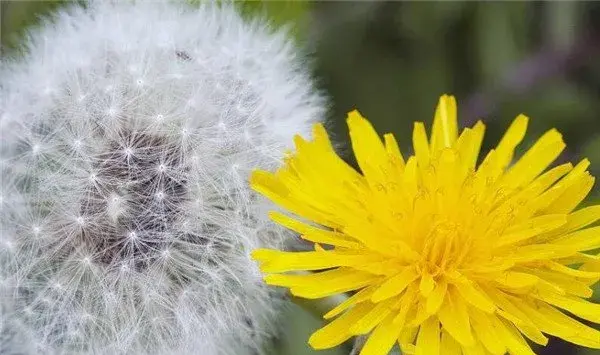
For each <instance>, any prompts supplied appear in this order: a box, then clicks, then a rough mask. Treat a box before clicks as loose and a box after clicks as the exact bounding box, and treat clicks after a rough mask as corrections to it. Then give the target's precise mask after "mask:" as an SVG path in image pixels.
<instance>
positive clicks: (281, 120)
mask: <svg viewBox="0 0 600 355" xmlns="http://www.w3.org/2000/svg"><path fill="white" fill-rule="evenodd" d="M28 53H29V54H28V55H27V56H26V57H25V58H24V59H23V60H21V61H19V62H16V63H10V64H8V65H6V67H5V68H4V72H3V73H1V77H0V78H1V84H0V86H1V88H0V94H1V103H0V134H1V136H2V143H1V145H0V159H1V160H0V164H1V165H0V168H1V169H2V170H1V178H2V184H1V191H0V204H1V205H0V206H1V207H0V208H1V210H0V212H1V217H0V222H1V227H2V235H1V238H0V297H2V298H1V301H2V304H0V306H2V314H0V318H2V319H3V321H4V324H0V328H2V329H4V331H0V332H2V334H0V341H2V342H3V344H0V352H2V353H3V354H4V353H7V354H21V353H44V354H53V353H56V354H58V353H61V354H62V353H89V354H125V353H126V354H169V353H176V354H209V355H212V354H227V355H229V354H236V355H237V354H262V353H264V348H265V344H266V343H268V341H269V339H270V338H271V337H272V336H274V335H275V334H276V326H275V323H274V321H275V320H276V314H275V313H276V310H277V308H278V307H279V306H280V305H281V304H282V301H281V295H279V294H277V293H274V291H272V290H270V289H269V288H267V287H266V286H264V285H263V283H262V281H261V277H260V273H259V271H258V270H257V268H256V265H255V263H254V262H253V261H251V260H250V258H249V252H250V251H251V250H252V249H253V248H256V247H260V246H269V247H275V248H279V247H280V246H281V245H280V244H281V243H283V242H284V239H285V238H286V237H288V238H289V234H287V233H286V232H284V231H282V230H281V229H279V228H278V227H275V226H274V225H273V224H272V223H270V222H269V221H268V220H267V218H266V210H267V209H269V208H270V207H269V206H268V205H267V202H266V201H265V200H264V199H261V198H259V197H258V196H257V195H256V194H254V193H253V192H252V191H251V190H250V189H249V187H248V186H247V178H248V175H249V172H250V171H251V169H253V168H263V169H272V168H274V167H275V166H276V165H277V164H278V162H279V161H280V160H281V158H282V157H283V155H284V151H285V149H286V148H288V147H289V145H290V143H291V142H292V136H293V134H295V133H300V134H303V135H306V134H308V131H309V130H310V126H311V125H312V123H313V122H314V121H316V120H317V118H318V117H320V116H321V115H322V114H323V105H322V104H323V100H322V99H321V97H320V96H319V95H318V94H315V93H314V88H313V86H312V84H311V82H310V80H309V78H308V76H307V74H306V72H305V71H304V70H303V62H302V58H301V57H298V56H297V55H296V54H295V51H294V48H293V46H292V45H291V44H290V43H289V42H288V41H287V40H286V36H285V34H284V33H280V32H277V33H271V31H270V30H269V29H268V28H267V26H266V25H265V24H264V23H262V22H260V21H254V22H251V23H248V22H244V21H243V20H242V19H241V18H240V17H239V15H238V14H237V12H236V11H235V10H234V9H233V8H232V7H231V6H222V7H217V6H214V5H205V6H203V7H201V8H200V9H198V8H191V7H187V6H186V5H183V4H164V3H162V4H158V3H152V4H144V3H138V4H133V5H132V4H123V3H120V4H114V3H104V2H97V3H94V4H93V5H91V6H89V8H88V9H85V10H84V9H82V8H71V9H67V10H61V12H59V14H58V15H57V17H56V19H55V21H52V22H48V23H46V24H45V26H43V27H42V28H41V29H40V30H39V31H35V32H33V33H32V35H31V38H30V40H29V45H28ZM7 329H8V330H7Z"/></svg>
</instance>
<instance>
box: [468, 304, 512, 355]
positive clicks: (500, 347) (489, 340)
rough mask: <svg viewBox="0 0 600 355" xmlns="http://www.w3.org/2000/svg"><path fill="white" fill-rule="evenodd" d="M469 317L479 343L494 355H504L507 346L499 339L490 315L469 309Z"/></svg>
mask: <svg viewBox="0 0 600 355" xmlns="http://www.w3.org/2000/svg"><path fill="white" fill-rule="evenodd" d="M469 315H470V316H471V323H472V324H473V331H474V332H475V335H476V336H477V339H478V340H479V342H480V343H481V344H482V345H483V346H484V347H485V348H486V349H487V351H489V352H490V353H492V354H493V355H504V354H505V353H506V346H505V345H504V344H503V343H502V342H501V341H500V339H499V338H498V335H497V332H498V331H497V329H496V328H495V325H494V322H492V321H491V320H490V318H489V315H488V314H486V313H483V312H481V311H479V310H477V309H474V308H471V309H469Z"/></svg>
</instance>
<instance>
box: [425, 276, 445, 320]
mask: <svg viewBox="0 0 600 355" xmlns="http://www.w3.org/2000/svg"><path fill="white" fill-rule="evenodd" d="M447 289H448V282H446V280H440V281H438V282H437V283H436V284H435V288H434V289H433V292H431V294H430V295H429V297H427V313H429V314H434V313H436V312H437V311H438V310H439V309H440V307H441V306H442V303H443V302H444V299H445V298H446V291H447Z"/></svg>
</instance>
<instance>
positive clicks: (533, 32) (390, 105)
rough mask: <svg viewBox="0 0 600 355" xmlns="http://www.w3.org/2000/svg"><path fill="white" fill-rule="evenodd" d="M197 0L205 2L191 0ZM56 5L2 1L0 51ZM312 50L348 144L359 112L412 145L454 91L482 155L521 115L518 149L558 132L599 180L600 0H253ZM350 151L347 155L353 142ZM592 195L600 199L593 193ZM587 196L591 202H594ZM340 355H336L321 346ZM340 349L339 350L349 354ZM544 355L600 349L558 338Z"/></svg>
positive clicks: (310, 326) (301, 350)
mask: <svg viewBox="0 0 600 355" xmlns="http://www.w3.org/2000/svg"><path fill="white" fill-rule="evenodd" d="M191 1H194V2H198V1H199V0H191ZM56 4H57V2H49V1H37V2H31V1H30V2H10V1H2V2H1V7H0V9H1V10H2V14H1V20H2V23H1V27H0V29H1V31H2V35H1V40H2V48H3V49H11V48H15V47H16V46H17V44H18V43H19V39H20V38H21V37H20V36H21V34H22V33H23V29H24V28H25V26H27V25H29V24H32V23H34V22H35V19H36V18H37V16H39V15H40V14H44V13H47V12H48V11H51V10H52V9H53V8H54V7H55V6H56ZM241 7H242V10H243V12H244V13H245V14H247V15H248V16H254V15H256V14H259V15H261V16H267V17H268V18H269V19H270V20H271V21H272V23H273V24H275V25H288V24H289V25H290V28H291V31H292V33H293V34H294V35H296V37H297V38H298V39H299V40H300V43H301V44H303V45H305V46H306V49H307V50H308V51H311V52H314V57H315V63H314V64H315V68H314V69H315V73H316V78H317V81H318V83H319V85H320V87H321V88H322V89H323V91H324V93H326V94H327V95H329V96H330V98H331V110H330V117H329V118H330V120H329V123H330V124H329V126H330V127H331V129H332V130H333V132H334V133H333V136H334V139H336V140H337V141H338V142H340V143H343V142H346V140H347V130H346V128H345V116H346V113H347V112H348V111H350V110H351V109H353V108H358V109H359V110H360V111H361V112H362V113H363V114H364V115H365V116H367V117H368V118H369V119H370V120H371V121H372V122H373V123H374V125H375V126H376V128H377V130H378V131H380V132H381V133H384V132H393V133H395V134H396V136H397V137H398V139H399V141H400V142H401V144H402V145H403V148H404V151H405V152H407V153H408V152H410V151H411V150H412V149H411V147H410V142H411V141H410V137H411V134H412V124H413V121H425V122H427V123H430V122H431V119H432V115H433V112H434V109H435V105H436V103H437V99H438V97H439V95H440V94H442V93H453V94H455V95H456V96H457V98H458V102H459V115H460V117H461V120H462V121H463V123H465V124H472V123H474V122H475V121H476V120H477V119H483V120H484V121H485V123H486V125H487V126H488V129H487V138H486V141H485V142H484V151H485V150H486V149H487V148H489V147H491V146H492V145H493V144H495V142H497V140H498V139H499V138H500V136H501V134H502V133H503V132H504V130H505V129H506V128H507V127H508V125H509V124H510V121H511V120H512V119H513V118H514V117H515V116H516V115H517V114H519V113H522V112H523V113H525V114H527V115H528V116H530V117H531V118H532V120H531V123H530V126H531V129H530V132H529V134H528V136H527V140H528V141H526V142H525V144H523V146H524V147H523V149H524V148H526V147H527V146H528V145H530V144H531V143H532V142H533V141H534V139H535V138H536V137H538V136H539V135H540V134H541V133H542V132H543V131H545V130H548V129H550V128H552V127H556V128H557V129H559V130H560V131H561V132H562V133H563V135H564V138H565V140H566V142H567V145H568V148H567V151H566V152H565V153H564V157H563V158H562V159H563V160H571V161H577V160H580V159H581V158H583V157H589V158H590V160H591V161H592V173H593V174H594V175H596V176H598V175H600V115H599V114H598V112H600V100H599V95H600V60H598V59H599V58H600V2H599V3H596V2H576V1H554V2H472V1H462V2H460V1H452V2H450V1H447V2H374V1H360V2H341V1H336V2H306V1H285V2H278V1H246V2H244V3H243V4H241ZM343 154H344V155H345V156H346V157H348V158H349V160H351V158H350V154H349V149H348V148H345V149H343ZM594 191H596V192H594V193H593V194H592V200H590V201H594V202H596V203H598V202H600V194H599V193H598V192H597V191H598V189H597V188H596V189H595V190H594ZM590 201H588V203H590ZM290 312H291V313H290V314H289V316H288V319H289V327H290V328H289V329H288V330H287V334H288V335H289V336H286V337H284V338H283V339H282V341H281V342H280V344H279V345H280V348H279V350H278V351H277V353H278V354H281V355H287V354H289V355H302V354H309V353H314V352H312V351H310V350H309V349H308V346H307V345H306V339H307V338H308V335H309V334H310V333H311V332H312V331H313V330H314V329H316V328H317V327H318V326H319V324H321V321H319V320H317V319H316V318H314V317H313V316H311V315H309V314H307V313H303V312H302V311H301V310H300V308H298V307H294V308H293V309H291V310H290ZM319 353H320V354H324V355H325V354H327V355H333V354H336V352H335V351H331V352H319ZM347 353H348V351H347V350H345V351H338V352H337V354H347ZM540 353H543V354H546V355H548V354H560V355H568V354H579V355H592V354H598V353H599V352H598V351H596V350H579V352H578V353H577V350H575V348H574V347H572V346H569V345H566V344H565V343H562V342H559V341H555V340H553V341H551V345H550V347H549V348H548V349H546V350H544V351H541V350H540Z"/></svg>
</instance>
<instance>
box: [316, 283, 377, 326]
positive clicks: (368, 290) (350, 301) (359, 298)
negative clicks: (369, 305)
mask: <svg viewBox="0 0 600 355" xmlns="http://www.w3.org/2000/svg"><path fill="white" fill-rule="evenodd" d="M375 289H376V286H369V287H365V288H364V289H362V290H360V291H358V292H357V293H355V294H353V295H352V296H350V297H348V298H347V299H345V300H344V301H343V302H342V303H340V304H338V305H337V306H335V307H334V308H333V309H332V310H330V311H329V312H327V313H325V315H324V316H323V318H324V319H331V318H333V317H335V316H337V315H339V314H341V313H342V312H344V311H345V310H347V309H348V308H350V307H352V306H354V305H356V304H358V303H361V302H365V301H367V300H369V299H370V298H371V295H372V294H373V292H375Z"/></svg>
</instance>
